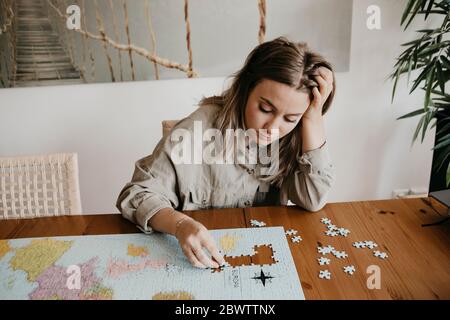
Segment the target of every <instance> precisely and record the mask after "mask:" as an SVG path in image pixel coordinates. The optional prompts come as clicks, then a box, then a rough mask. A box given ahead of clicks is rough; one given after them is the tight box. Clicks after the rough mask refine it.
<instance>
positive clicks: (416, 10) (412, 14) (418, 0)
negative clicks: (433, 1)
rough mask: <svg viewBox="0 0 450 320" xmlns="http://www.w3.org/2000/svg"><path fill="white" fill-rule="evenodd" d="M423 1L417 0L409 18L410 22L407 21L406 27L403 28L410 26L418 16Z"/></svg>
mask: <svg viewBox="0 0 450 320" xmlns="http://www.w3.org/2000/svg"><path fill="white" fill-rule="evenodd" d="M421 2H422V1H421V0H417V3H416V6H415V7H414V9H413V11H412V13H411V17H410V18H409V20H408V22H407V23H406V26H405V29H403V30H406V29H407V28H408V26H409V25H410V24H411V22H412V21H413V19H414V17H415V16H416V14H417V12H418V11H419V9H420V6H421V4H422V3H421Z"/></svg>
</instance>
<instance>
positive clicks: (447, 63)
mask: <svg viewBox="0 0 450 320" xmlns="http://www.w3.org/2000/svg"><path fill="white" fill-rule="evenodd" d="M441 61H442V64H443V65H444V66H445V67H446V68H447V70H450V60H448V59H447V57H446V56H441Z"/></svg>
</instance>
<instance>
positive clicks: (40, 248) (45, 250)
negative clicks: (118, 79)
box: [10, 239, 73, 281]
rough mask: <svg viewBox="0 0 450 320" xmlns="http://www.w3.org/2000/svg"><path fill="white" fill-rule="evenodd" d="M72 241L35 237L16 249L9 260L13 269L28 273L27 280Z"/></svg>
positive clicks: (56, 256)
mask: <svg viewBox="0 0 450 320" xmlns="http://www.w3.org/2000/svg"><path fill="white" fill-rule="evenodd" d="M72 243H73V241H60V240H53V239H35V240H32V241H31V243H30V244H29V245H27V246H25V247H23V248H19V249H16V254H15V255H14V257H13V258H12V259H11V261H10V265H11V268H12V269H13V270H23V271H25V272H26V273H27V274H28V281H35V280H36V278H37V277H38V276H39V275H40V274H41V273H42V272H43V271H44V270H45V269H47V268H48V267H50V266H51V265H52V264H53V263H55V262H56V261H57V260H58V259H59V258H61V256H62V255H63V254H64V253H65V252H66V251H67V250H68V249H70V247H71V246H72Z"/></svg>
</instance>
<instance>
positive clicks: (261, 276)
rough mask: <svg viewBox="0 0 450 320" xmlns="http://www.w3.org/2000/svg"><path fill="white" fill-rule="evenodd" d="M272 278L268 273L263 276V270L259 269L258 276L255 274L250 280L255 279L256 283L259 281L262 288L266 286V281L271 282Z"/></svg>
mask: <svg viewBox="0 0 450 320" xmlns="http://www.w3.org/2000/svg"><path fill="white" fill-rule="evenodd" d="M273 278H274V277H272V276H271V275H270V272H267V274H265V273H264V271H263V269H261V272H260V274H259V276H258V273H255V276H254V277H252V279H255V280H256V281H258V280H261V282H262V284H263V286H264V287H265V286H266V280H268V282H272V279H273Z"/></svg>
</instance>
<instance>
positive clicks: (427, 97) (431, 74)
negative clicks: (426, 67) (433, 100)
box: [423, 68, 436, 109]
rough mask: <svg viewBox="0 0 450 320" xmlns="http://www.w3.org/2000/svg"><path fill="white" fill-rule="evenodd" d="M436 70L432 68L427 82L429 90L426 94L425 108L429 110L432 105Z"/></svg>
mask: <svg viewBox="0 0 450 320" xmlns="http://www.w3.org/2000/svg"><path fill="white" fill-rule="evenodd" d="M435 70H436V69H434V68H432V69H431V71H430V72H429V73H428V76H427V82H426V86H427V90H426V93H425V100H424V106H423V107H424V108H425V109H426V108H428V106H429V105H430V96H431V89H433V81H434V72H435Z"/></svg>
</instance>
